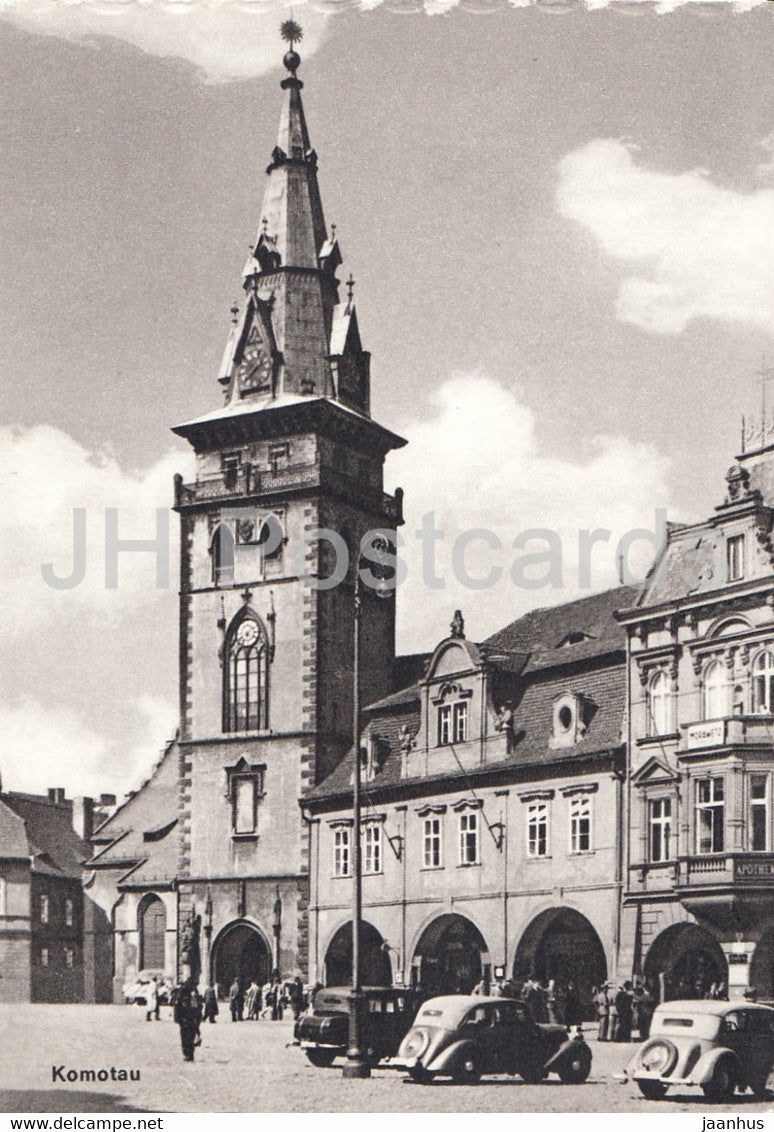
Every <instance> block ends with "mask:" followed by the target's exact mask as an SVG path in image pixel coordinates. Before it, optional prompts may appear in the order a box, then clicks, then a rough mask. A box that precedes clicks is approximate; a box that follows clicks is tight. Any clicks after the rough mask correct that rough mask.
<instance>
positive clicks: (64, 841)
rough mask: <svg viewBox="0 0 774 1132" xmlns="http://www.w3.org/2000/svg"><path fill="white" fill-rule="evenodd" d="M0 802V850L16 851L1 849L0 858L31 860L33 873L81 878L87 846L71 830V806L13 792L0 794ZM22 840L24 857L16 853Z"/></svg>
mask: <svg viewBox="0 0 774 1132" xmlns="http://www.w3.org/2000/svg"><path fill="white" fill-rule="evenodd" d="M0 802H1V803H2V806H1V807H0V846H5V847H6V848H8V849H9V850H10V849H15V850H16V851H15V852H14V853H4V852H3V851H2V849H0V855H3V856H5V855H14V856H27V857H32V858H33V866H32V867H33V870H34V871H40V872H45V873H47V874H50V875H59V876H68V877H80V875H81V873H82V872H83V867H82V862H83V861H84V860H86V859H87V858H88V856H89V845H88V843H87V842H85V841H82V840H81V838H80V837H79V836H78V834H77V833H76V832H75V830H74V829H73V807H72V802H67V801H65V802H59V803H55V802H53V801H50V800H49V799H48V798H45V797H40V796H38V795H37V794H17V793H14V792H8V793H5V794H0ZM14 818H15V819H16V820H14ZM22 830H23V834H22V832H21V831H22ZM22 836H23V837H24V839H25V841H26V847H27V848H26V853H20V852H19V849H20V848H21V846H22V840H21V838H22Z"/></svg>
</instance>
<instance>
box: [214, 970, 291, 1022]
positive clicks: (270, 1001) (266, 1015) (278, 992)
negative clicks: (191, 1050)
mask: <svg viewBox="0 0 774 1132" xmlns="http://www.w3.org/2000/svg"><path fill="white" fill-rule="evenodd" d="M228 1002H229V1009H230V1011H231V1021H232V1022H243V1021H245V1019H246V1020H247V1021H250V1022H253V1021H255V1022H257V1021H258V1020H259V1019H260V1018H263V1019H266V1020H270V1021H272V1022H277V1021H281V1019H282V1017H283V1015H284V1014H285V1012H286V1011H288V1010H289V1011H290V1013H291V1014H292V1015H293V1019H294V1020H295V1019H297V1018H298V1016H299V1014H300V1013H301V1011H302V1010H303V1009H304V1006H305V996H304V984H303V983H302V982H301V978H300V976H299V975H296V976H295V977H294V978H293V979H291V980H290V981H289V982H285V983H281V982H280V981H279V979H278V978H277V977H276V975H275V976H272V978H270V979H269V981H268V982H267V983H264V985H263V986H262V987H261V986H259V985H258V981H257V979H254V978H253V979H251V980H250V984H249V986H248V987H247V989H246V990H244V989H243V987H242V983H241V981H240V980H239V979H238V978H236V979H234V981H233V983H232V984H231V988H230V990H229V992H228ZM210 1021H213V1022H214V1021H215V1019H214V1018H211V1019H210Z"/></svg>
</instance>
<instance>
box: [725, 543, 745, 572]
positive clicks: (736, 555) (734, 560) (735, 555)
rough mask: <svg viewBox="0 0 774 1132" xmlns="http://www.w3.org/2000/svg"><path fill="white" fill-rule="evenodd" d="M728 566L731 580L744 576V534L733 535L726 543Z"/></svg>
mask: <svg viewBox="0 0 774 1132" xmlns="http://www.w3.org/2000/svg"><path fill="white" fill-rule="evenodd" d="M726 566H727V574H726V576H727V578H728V581H729V582H738V581H740V580H741V579H742V578H743V577H744V535H732V536H731V538H730V539H729V540H728V542H727V543H726Z"/></svg>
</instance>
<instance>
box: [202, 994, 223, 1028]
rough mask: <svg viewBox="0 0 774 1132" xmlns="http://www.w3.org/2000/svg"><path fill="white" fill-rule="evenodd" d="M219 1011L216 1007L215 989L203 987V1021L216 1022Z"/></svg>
mask: <svg viewBox="0 0 774 1132" xmlns="http://www.w3.org/2000/svg"><path fill="white" fill-rule="evenodd" d="M219 1012H220V1010H219V1007H218V996H217V994H216V993H215V988H214V987H212V986H209V987H205V989H204V1015H203V1017H204V1021H205V1022H210V1023H213V1022H215V1021H217V1017H218V1014H219Z"/></svg>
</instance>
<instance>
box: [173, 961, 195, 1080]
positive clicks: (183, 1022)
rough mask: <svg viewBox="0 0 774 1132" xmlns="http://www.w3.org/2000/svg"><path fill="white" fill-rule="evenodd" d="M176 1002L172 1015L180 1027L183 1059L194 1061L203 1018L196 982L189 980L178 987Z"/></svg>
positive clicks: (175, 996)
mask: <svg viewBox="0 0 774 1132" xmlns="http://www.w3.org/2000/svg"><path fill="white" fill-rule="evenodd" d="M174 1002H175V1005H174V1010H173V1015H172V1017H173V1018H174V1020H175V1022H177V1024H178V1026H179V1027H180V1045H181V1046H182V1048H183V1060H184V1061H193V1059H194V1048H195V1047H196V1045H200V1044H201V1034H200V1032H199V1027H200V1025H201V1020H202V1000H201V998H200V997H199V992H198V991H197V989H196V986H195V984H194V983H192V982H191V981H190V980H188V981H186V982H185V983H183V984H182V986H180V987H178V988H176V992H175V995H174ZM197 1039H198V1041H197Z"/></svg>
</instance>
